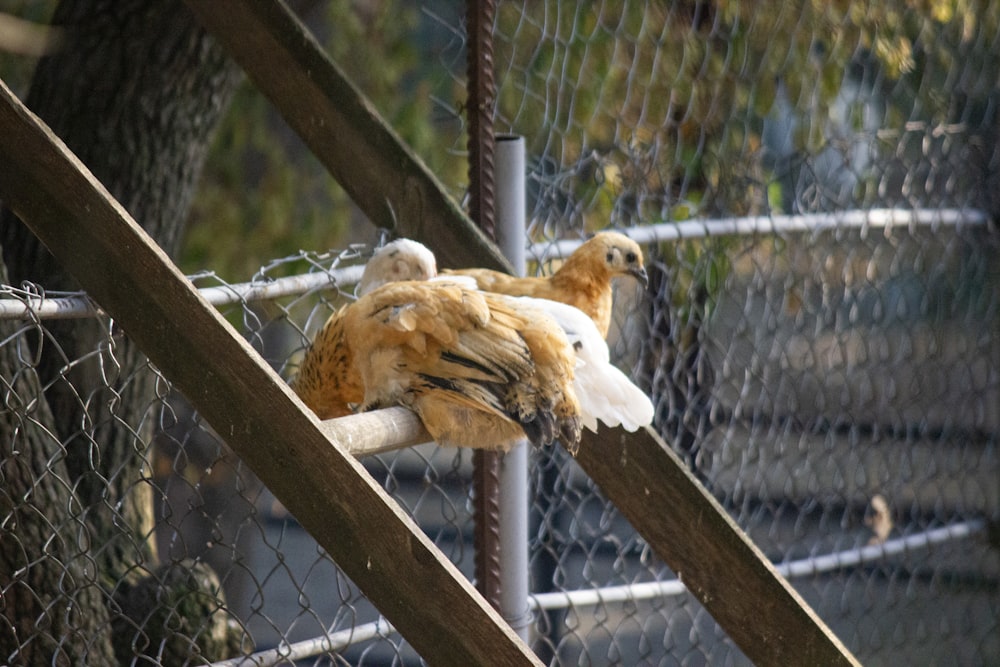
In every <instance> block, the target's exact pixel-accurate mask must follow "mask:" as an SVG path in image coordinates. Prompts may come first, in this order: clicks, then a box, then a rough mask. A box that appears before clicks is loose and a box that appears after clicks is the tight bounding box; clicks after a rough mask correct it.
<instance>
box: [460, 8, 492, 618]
mask: <svg viewBox="0 0 1000 667" xmlns="http://www.w3.org/2000/svg"><path fill="white" fill-rule="evenodd" d="M495 16H496V2H495V0H469V1H468V2H467V3H466V33H467V37H468V46H467V49H468V55H467V57H468V84H467V85H468V90H467V104H466V110H467V113H468V122H469V130H468V133H469V141H468V147H469V195H470V196H469V216H470V217H471V218H472V220H473V221H474V222H475V223H476V224H477V225H479V227H480V229H482V230H483V231H484V232H485V233H486V235H487V236H489V237H490V238H491V239H493V240H496V229H495V224H494V217H495V212H496V210H495V199H494V179H493V157H494V155H493V153H494V147H495V144H494V138H493V108H494V104H495V101H496V82H495V80H494V78H493V19H494V17H495ZM472 461H473V480H472V489H473V496H474V505H473V523H474V525H475V533H474V534H475V577H476V588H477V589H479V592H480V593H482V594H483V597H485V598H486V599H487V600H488V601H489V603H490V604H491V605H493V606H494V607H495V608H497V609H499V607H500V539H499V538H500V532H499V531H500V505H499V485H500V455H499V454H498V453H496V452H484V451H481V450H476V451H475V452H474V453H473V457H472Z"/></svg>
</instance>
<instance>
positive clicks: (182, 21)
mask: <svg viewBox="0 0 1000 667" xmlns="http://www.w3.org/2000/svg"><path fill="white" fill-rule="evenodd" d="M53 24H55V25H61V26H63V27H65V29H66V30H65V37H66V42H65V43H64V45H63V47H62V49H61V50H60V51H59V52H57V53H55V54H53V55H51V56H48V57H46V58H44V59H42V60H41V61H40V62H39V65H38V68H37V70H36V72H35V76H34V78H33V80H32V86H31V90H30V93H29V94H28V97H27V100H26V103H27V105H28V107H29V108H31V109H32V110H33V111H34V112H35V113H36V114H38V115H39V116H40V117H41V118H42V120H43V121H45V122H46V123H48V124H49V126H51V127H52V128H53V130H54V131H55V132H56V134H58V135H59V136H60V138H62V139H63V141H65V142H66V144H67V145H68V146H69V148H70V149H71V150H72V151H73V152H74V153H75V154H76V155H77V156H78V157H79V158H80V159H81V160H82V161H83V162H84V164H86V165H87V166H88V168H89V169H90V170H91V171H92V172H93V173H94V174H95V175H96V176H97V178H99V179H100V180H101V182H102V183H103V184H104V185H105V186H106V187H107V188H108V190H109V191H110V192H111V194H112V195H114V196H115V197H116V198H117V199H118V200H119V201H120V202H121V203H122V204H123V205H124V206H125V208H126V209H127V210H128V211H129V213H131V215H132V216H133V217H134V218H135V219H136V220H137V221H138V222H139V223H140V224H141V225H142V226H143V227H144V228H145V229H146V231H148V232H149V233H150V234H151V235H152V236H153V238H154V239H156V241H157V242H158V243H159V244H160V245H161V246H162V247H163V248H164V250H165V251H166V252H167V253H168V254H170V255H173V254H175V252H176V251H177V249H178V247H179V242H180V239H181V236H182V231H183V223H184V220H185V218H186V216H187V212H188V207H189V204H190V202H191V199H192V196H193V194H194V192H195V185H196V182H197V178H198V175H199V172H200V170H201V166H202V164H203V161H204V158H205V156H206V154H207V152H208V148H209V141H210V137H211V133H212V130H213V128H214V127H215V126H216V124H217V121H218V120H219V118H220V117H221V115H222V112H223V110H224V108H225V107H226V105H227V103H228V101H229V99H230V96H231V93H232V92H233V91H234V90H235V88H236V85H237V83H238V82H239V80H240V78H241V77H240V74H239V71H238V69H237V68H236V67H235V65H233V64H232V63H231V62H230V61H229V60H228V59H227V58H226V57H225V55H224V54H223V52H222V50H221V49H220V48H219V47H218V46H217V44H216V43H215V41H214V40H213V39H211V38H210V37H209V36H208V35H207V34H205V33H204V31H202V30H201V29H200V27H198V26H197V24H196V22H195V20H194V18H193V16H192V15H191V14H190V12H189V11H188V10H187V8H186V7H185V6H184V5H183V3H181V2H180V1H179V0H62V2H60V4H59V6H58V8H57V9H56V12H55V15H54V17H53ZM0 245H2V250H3V260H4V262H5V264H6V269H7V273H8V276H7V278H9V281H5V282H10V283H12V284H15V285H17V284H20V283H21V282H23V281H31V282H33V283H37V284H38V285H40V286H43V287H44V288H45V289H47V290H50V291H51V290H67V289H77V286H76V284H75V283H74V281H73V278H72V276H70V275H68V274H67V273H66V272H65V271H64V270H63V269H62V267H61V266H59V264H58V263H57V262H56V261H55V260H54V258H53V257H52V256H51V255H50V254H49V253H48V251H47V250H46V249H45V248H44V247H43V246H42V245H41V244H40V243H39V242H38V241H37V239H36V238H35V237H34V236H33V235H32V234H31V232H30V231H29V230H28V229H27V227H25V226H24V225H23V224H22V223H21V222H20V221H18V220H17V219H16V218H15V217H14V216H13V215H12V214H11V213H10V212H9V211H4V212H3V213H2V219H0ZM5 328H9V327H5ZM46 329H47V330H48V332H49V333H50V334H51V336H50V337H48V338H45V337H42V336H37V337H32V338H31V339H30V343H29V340H28V338H27V337H26V336H23V335H21V336H20V337H19V338H18V339H17V341H16V342H15V343H10V342H8V343H6V345H5V348H4V350H5V352H7V353H6V354H4V355H2V356H0V377H2V378H17V379H18V380H19V381H20V382H22V384H23V383H24V382H27V383H28V384H27V385H25V387H26V389H25V388H24V387H22V388H20V389H18V390H17V391H14V392H13V393H12V387H11V386H10V381H9V380H8V381H7V382H5V386H4V392H5V394H6V396H5V401H4V406H3V407H4V412H3V417H4V418H3V419H0V440H2V442H3V443H4V445H5V449H4V450H3V451H2V452H0V453H2V455H3V457H4V458H3V461H0V464H2V466H3V467H2V468H0V471H2V473H3V480H2V481H3V486H4V490H5V494H4V495H3V496H2V497H0V500H2V505H0V511H3V512H4V513H3V515H2V516H0V522H5V523H2V524H0V525H3V528H2V530H3V531H4V535H3V539H2V542H3V544H4V546H5V548H4V549H2V550H0V581H2V583H3V586H4V589H3V591H0V599H3V600H4V602H7V601H8V597H7V593H8V591H7V587H8V584H9V583H10V581H12V579H13V578H14V577H15V576H16V577H18V578H19V580H20V581H21V582H22V584H24V585H27V586H30V587H31V590H32V591H34V594H35V595H34V597H32V596H31V595H25V596H23V597H22V598H18V600H17V604H15V605H14V606H13V607H12V606H11V605H9V604H5V605H0V607H2V613H3V614H4V615H5V616H6V617H7V618H8V623H11V622H12V619H15V618H16V619H18V621H24V622H27V623H28V626H29V627H26V628H21V629H20V631H28V630H30V626H32V624H33V623H34V622H35V619H39V618H48V617H52V619H50V620H52V622H53V625H51V626H48V627H43V626H42V625H38V630H39V631H41V632H51V633H53V634H54V637H53V641H55V642H59V641H60V640H62V641H63V643H62V646H61V648H60V650H61V651H62V653H63V656H62V657H63V658H64V659H65V661H66V662H67V664H69V663H73V664H83V663H89V664H110V663H111V662H113V661H112V660H108V661H107V662H106V661H105V660H104V659H103V658H106V657H107V656H106V652H105V650H106V643H107V639H108V635H109V629H110V625H109V624H108V623H107V622H106V620H107V618H108V612H107V609H106V608H103V607H104V605H107V604H108V602H109V598H108V597H104V598H103V599H102V597H101V596H100V595H88V596H86V597H81V596H80V595H77V593H78V592H80V591H83V590H84V589H80V588H74V589H72V590H71V591H70V592H68V593H67V592H66V585H67V582H66V581H65V578H66V576H67V573H68V571H63V570H61V569H60V565H61V564H66V563H71V562H73V559H74V557H75V556H74V553H75V551H76V550H78V549H79V548H80V546H79V544H81V542H80V541H79V540H78V539H77V538H76V537H72V536H70V535H66V536H64V537H61V536H60V531H61V530H63V529H64V528H65V529H66V530H77V531H79V532H81V533H83V532H84V528H83V526H84V525H85V526H86V528H85V532H86V536H85V537H86V540H89V546H90V552H89V553H88V554H87V556H88V557H89V558H93V559H94V562H93V564H91V565H90V567H89V568H84V569H86V571H87V573H88V576H87V577H82V578H81V579H80V580H78V581H76V583H77V584H79V583H81V582H85V583H86V585H87V586H90V587H91V588H92V587H93V586H92V584H93V583H97V584H98V585H100V586H101V588H103V590H104V591H105V595H112V592H113V594H114V596H115V599H116V600H117V599H118V598H119V597H120V596H122V595H123V594H127V593H128V591H129V589H130V588H131V587H132V586H134V585H138V584H139V582H140V580H141V579H142V578H143V576H148V573H149V572H150V571H153V570H154V569H155V568H156V566H157V562H156V555H155V553H154V547H153V540H152V536H153V518H154V514H153V504H152V500H153V498H152V486H151V485H150V484H149V482H148V480H149V477H150V474H149V471H148V470H147V467H148V462H147V451H146V450H147V447H148V443H150V442H151V440H152V438H151V436H152V430H153V428H154V426H155V422H156V418H157V410H158V399H157V396H156V386H155V385H156V381H157V377H156V374H155V373H154V372H153V370H152V369H151V368H150V367H149V365H148V363H147V361H146V359H145V357H144V356H143V354H142V353H141V351H139V350H138V349H136V348H135V346H134V345H132V344H131V342H130V341H128V340H127V339H124V338H122V337H109V335H108V333H109V332H108V323H107V322H106V321H102V320H99V319H97V318H91V319H85V320H68V321H55V322H51V323H47V324H46ZM9 333H10V332H8V331H0V340H8V339H7V335H9ZM5 334H7V335H5ZM109 340H110V341H112V342H111V343H110V344H109V343H108V341H109ZM29 344H30V346H31V347H33V348H34V349H32V350H30V351H27V350H23V349H21V350H20V351H19V352H17V353H14V352H12V349H13V348H14V346H15V345H16V346H17V347H19V348H20V347H23V346H25V345H29ZM25 359H32V360H35V363H34V369H33V370H32V372H31V373H28V374H27V375H26V377H22V375H25V374H24V373H23V371H24V368H25V366H24V360H25ZM81 359H82V360H83V361H80V362H79V363H73V364H72V365H70V363H69V362H75V361H76V360H81ZM36 372H37V376H36V375H35V373H36ZM39 388H40V389H41V390H42V391H44V399H45V400H44V401H37V402H36V403H35V404H33V407H32V413H31V418H30V419H27V420H26V417H25V411H24V410H25V408H24V402H23V401H21V402H19V401H17V400H15V399H16V397H17V395H18V391H21V390H23V391H24V392H25V393H26V395H32V396H34V395H36V394H38V392H39ZM12 397H14V398H12ZM39 397H40V396H39ZM18 438H21V439H22V440H23V442H20V443H19V441H18ZM14 443H19V444H14ZM28 443H30V444H28ZM14 447H19V448H20V449H21V450H22V451H21V452H20V455H17V454H16V453H15V452H14V451H13V449H12V448H14ZM28 452H30V454H29V455H26V453H28ZM14 473H16V474H14ZM53 479H57V480H65V481H67V482H68V484H59V483H54V482H53V481H52V480H53ZM44 480H49V481H44ZM42 482H44V483H42ZM25 499H28V500H27V501H26V500H25ZM18 503H26V504H24V505H23V506H22V507H20V508H19V507H17V504H18ZM11 505H13V506H14V507H13V509H12V507H11ZM28 507H31V508H32V510H31V513H28V514H24V511H26V508H28ZM67 512H70V513H74V516H75V521H76V524H78V525H74V524H73V521H70V520H69V519H70V518H71V517H69V516H68V515H67V516H66V517H62V516H61V515H60V513H62V514H65V513H67ZM11 516H17V517H18V520H17V521H16V522H10V521H8V520H7V517H11ZM47 516H49V517H53V516H55V517H58V518H56V519H53V518H49V521H50V522H51V525H50V524H47V523H46V517H47ZM84 522H85V524H84ZM52 532H54V533H55V535H56V538H57V539H56V540H55V541H53V542H51V543H47V542H46V540H48V539H49V538H50V537H51V535H50V533H52ZM8 533H10V534H8ZM71 537H72V539H70V538H71ZM12 545H17V546H16V548H14V547H13V546H12ZM33 558H40V560H35V561H33V560H32V559H33ZM26 565H29V566H28V567H27V570H25V569H24V568H25V566H26ZM94 565H96V572H97V574H96V578H95V576H94ZM15 573H17V574H15ZM70 578H71V579H74V580H75V577H74V576H71V577H70ZM85 588H86V586H85ZM74 596H76V597H75V599H73V598H74ZM53 600H56V603H55V606H51V605H52V601H53ZM70 608H72V610H73V614H74V615H71V616H69V617H66V616H65V614H63V612H64V611H65V610H66V609H70ZM60 610H62V611H60ZM55 616H59V618H60V622H67V623H68V622H72V619H77V618H79V619H80V620H86V621H87V623H88V624H89V625H86V624H84V625H81V626H80V628H79V629H78V630H77V632H78V634H79V638H80V641H79V642H76V641H74V639H73V637H74V636H75V635H73V629H71V628H60V627H59V626H58V625H56V624H55V621H54V617H55ZM102 619H103V620H102ZM140 620H141V619H140ZM4 630H5V631H3V632H0V662H2V661H4V660H6V659H10V660H11V661H12V662H16V663H22V662H25V661H26V662H30V663H36V662H37V663H39V664H40V663H46V664H49V663H50V661H51V660H53V659H54V658H53V656H52V655H50V656H48V658H44V657H43V655H42V654H40V653H35V654H32V655H31V656H30V659H27V660H26V658H29V656H27V655H24V654H23V652H22V653H18V651H19V650H21V649H20V645H21V643H23V642H25V641H27V640H28V639H29V637H27V636H25V635H23V634H19V632H20V631H19V632H15V633H14V634H13V636H10V635H9V633H8V632H6V629H4ZM95 631H99V632H97V634H96V635H95ZM145 632H146V634H147V635H149V634H151V633H153V632H155V631H154V630H152V629H145ZM101 633H103V634H101ZM66 637H68V638H69V639H63V638H66ZM151 641H152V642H153V645H152V646H150V649H151V650H156V646H155V639H152V638H151ZM88 651H89V652H88Z"/></svg>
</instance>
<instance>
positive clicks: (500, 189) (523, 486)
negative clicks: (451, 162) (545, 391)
mask: <svg viewBox="0 0 1000 667" xmlns="http://www.w3.org/2000/svg"><path fill="white" fill-rule="evenodd" d="M524 152H525V151H524V137H514V136H500V137H497V141H496V160H495V169H494V175H495V183H496V193H495V194H496V232H497V244H498V245H499V246H500V250H501V251H502V252H503V254H504V255H506V256H507V259H509V260H510V263H511V264H512V265H513V266H514V271H515V272H516V273H517V274H518V275H524V270H525V246H526V245H527V243H526V238H525V207H526V203H525V157H524ZM528 571H529V570H528V441H527V440H522V441H521V442H519V443H518V444H517V445H515V446H514V448H513V449H511V450H510V451H509V452H507V454H506V455H505V456H504V457H503V458H502V459H501V461H500V614H501V615H502V616H503V617H504V620H506V621H507V622H508V623H510V626H511V628H513V630H514V631H515V632H516V633H517V634H518V635H520V637H521V639H523V640H525V641H526V642H527V641H529V639H530V631H531V625H532V620H533V618H532V614H531V609H530V608H529V607H528Z"/></svg>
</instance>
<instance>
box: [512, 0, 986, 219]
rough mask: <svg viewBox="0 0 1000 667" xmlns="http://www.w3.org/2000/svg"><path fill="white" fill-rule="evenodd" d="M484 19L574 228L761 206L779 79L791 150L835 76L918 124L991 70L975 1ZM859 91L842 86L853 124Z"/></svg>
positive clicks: (524, 9) (521, 121)
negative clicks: (564, 195) (766, 134)
mask: <svg viewBox="0 0 1000 667" xmlns="http://www.w3.org/2000/svg"><path fill="white" fill-rule="evenodd" d="M611 5H613V6H611ZM497 26H498V30H497V34H498V46H497V51H498V56H497V62H498V63H501V64H502V65H501V70H502V71H509V75H507V76H505V77H503V78H502V86H501V90H500V94H499V115H500V117H501V119H502V121H503V123H505V124H506V125H508V126H509V128H510V129H511V130H512V131H516V132H519V133H521V134H525V135H526V136H527V137H528V142H529V148H528V154H529V155H531V156H538V157H539V159H541V160H544V161H545V162H547V163H549V164H552V165H554V167H552V168H551V169H554V170H555V171H556V172H557V173H560V172H566V173H571V174H572V176H569V177H566V178H560V179H558V187H560V188H562V189H563V190H564V191H566V190H568V191H569V192H568V196H569V197H570V199H571V200H572V201H575V202H579V203H580V206H579V207H578V208H574V209H572V210H573V212H574V213H577V212H579V215H581V216H582V221H577V222H575V223H574V224H577V225H579V226H582V227H583V228H585V229H594V228H601V227H604V226H606V225H607V224H608V220H609V219H610V220H612V221H613V222H616V223H618V224H636V223H642V222H660V221H663V220H671V219H682V218H683V217H685V216H711V215H740V214H755V213H763V212H767V211H768V210H770V206H771V204H770V202H771V201H772V198H773V197H774V196H775V194H777V193H776V191H775V189H774V187H773V184H774V183H775V177H774V175H773V174H771V173H770V169H771V166H770V165H769V164H768V163H767V160H766V150H765V149H764V146H763V137H762V131H763V127H764V124H765V121H766V120H767V119H769V118H774V117H775V115H776V114H777V113H778V112H779V108H778V106H777V104H776V102H777V100H778V98H779V90H780V91H781V94H782V95H783V96H784V98H785V99H787V101H788V104H787V106H788V107H790V112H791V114H792V115H793V116H794V118H795V119H796V128H797V129H796V131H795V133H794V135H793V141H794V148H795V149H796V150H797V151H799V152H800V153H801V155H803V156H804V157H807V156H816V155H819V154H820V153H821V152H822V151H823V150H825V149H826V148H827V147H829V146H830V144H831V136H830V126H831V123H832V120H833V114H834V112H833V110H832V106H833V104H834V103H835V102H837V99H838V95H842V94H843V92H844V90H845V88H844V84H845V82H846V81H849V80H852V79H854V80H858V79H859V78H860V77H863V78H864V79H865V81H866V82H867V84H866V85H869V86H874V88H873V89H871V90H869V92H873V93H876V94H881V95H883V96H884V97H885V99H886V104H887V106H888V108H887V109H886V111H885V113H886V116H885V122H884V125H886V126H890V127H891V126H897V127H900V126H903V125H904V123H906V122H910V123H911V126H912V122H913V121H914V120H916V119H919V120H920V121H921V122H923V123H925V124H926V125H927V126H928V127H931V128H933V127H934V126H936V125H937V126H940V125H947V124H953V123H956V122H958V121H968V120H974V121H976V122H979V121H981V120H982V113H985V112H984V111H982V108H981V107H986V106H989V105H988V104H985V100H987V99H989V98H990V97H991V96H993V95H995V90H996V86H997V76H998V72H1000V49H998V48H996V45H995V41H996V35H997V34H998V30H1000V6H998V5H997V3H993V2H988V1H987V0H936V1H935V0H888V1H886V2H879V3H867V2H848V1H846V0H841V1H838V2H829V1H827V0H805V1H803V2H788V1H787V0H764V1H762V2H744V1H742V0H715V1H713V2H684V1H677V2H671V3H647V2H621V3H609V4H606V5H602V6H601V7H600V8H599V9H598V8H594V7H592V6H590V5H587V4H586V3H583V4H580V3H575V2H546V3H531V2H525V3H516V2H507V3H503V4H502V5H501V8H500V12H499V17H498V21H497ZM955 93H958V95H957V96H956V94H955ZM865 102H866V100H860V99H859V100H853V101H848V103H849V104H852V105H853V106H852V108H851V109H849V110H848V118H850V119H852V123H853V129H855V130H860V129H862V128H861V118H862V116H863V105H864V104H865ZM977 105H978V106H977ZM977 108H979V109H980V110H979V114H980V116H979V117H978V118H976V117H973V118H970V116H969V114H970V110H975V109H977ZM972 129H973V131H975V127H974V126H973V127H972ZM895 140H896V141H899V140H900V139H899V136H897V137H896V138H895ZM881 148H882V149H883V150H884V151H885V153H884V154H885V155H887V156H888V157H891V156H892V155H893V154H894V151H895V150H896V149H897V145H896V144H886V145H884V146H882V147H881ZM594 162H596V163H597V165H598V166H597V167H596V168H595V167H589V166H588V165H589V164H590V163H594ZM551 169H550V171H551ZM873 178H877V175H876V176H873ZM865 187H867V188H868V189H869V190H871V185H870V184H866V186H865ZM877 189H878V188H877V187H876V188H875V190H877ZM861 192H864V190H862V191H861ZM630 200H632V201H631V203H630ZM623 203H624V205H623ZM859 203H873V202H865V201H861V202H859Z"/></svg>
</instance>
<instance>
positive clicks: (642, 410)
mask: <svg viewBox="0 0 1000 667" xmlns="http://www.w3.org/2000/svg"><path fill="white" fill-rule="evenodd" d="M383 257H387V258H388V257H391V262H388V261H383V259H382V258H383ZM436 265H437V263H436V261H435V259H434V254H433V253H432V252H431V251H430V250H429V249H428V248H427V247H425V246H424V245H422V244H420V243H418V242H416V241H412V240H409V239H398V240H396V241H393V242H392V243H390V244H388V245H387V246H385V248H383V249H382V250H380V251H379V252H378V253H376V255H375V257H373V258H372V261H371V262H369V264H368V266H367V267H365V277H363V278H362V281H361V285H362V286H367V285H375V284H383V283H385V282H388V281H389V280H393V279H399V278H405V279H420V280H424V279H427V280H445V281H450V280H456V281H461V282H462V284H463V285H465V286H467V287H469V288H471V289H475V288H476V281H475V280H473V279H472V278H471V277H470V276H464V275H451V274H446V275H441V276H436V275H435V273H436ZM507 298H508V302H509V303H510V304H511V306H512V307H513V308H515V309H516V310H518V311H520V312H532V311H533V312H536V313H539V314H537V315H536V317H550V318H553V319H554V320H555V321H556V323H557V324H558V325H559V327H560V328H561V329H562V330H563V332H564V333H565V335H566V337H567V339H568V340H569V342H570V344H571V345H572V346H573V352H574V356H575V364H574V370H575V373H574V382H573V388H574V392H575V394H576V397H577V400H578V401H579V403H580V405H581V419H582V423H583V426H584V427H585V428H588V429H590V430H591V431H595V432H596V431H597V422H598V421H601V422H603V423H605V424H607V425H608V426H612V427H614V426H619V425H621V426H622V427H624V428H625V429H626V430H629V431H635V430H636V429H638V428H639V427H641V426H645V425H647V424H650V423H651V422H652V420H653V412H654V409H653V404H652V402H651V401H650V400H649V397H647V396H646V394H645V393H643V391H642V390H641V389H639V388H638V387H637V386H635V384H633V383H632V381H631V380H630V379H629V378H628V377H627V376H626V375H625V374H624V373H622V372H621V371H620V370H618V369H617V368H616V367H615V366H613V365H612V364H611V362H610V355H609V353H608V346H607V344H606V343H605V342H604V337H603V336H602V335H601V334H600V332H599V331H598V330H597V327H596V325H595V324H594V322H593V321H592V320H591V319H590V318H589V317H587V316H586V315H585V314H584V313H583V312H582V311H580V310H579V309H577V308H575V307H573V306H569V305H566V304H563V303H559V302H556V301H551V300H548V299H540V298H534V297H507Z"/></svg>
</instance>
